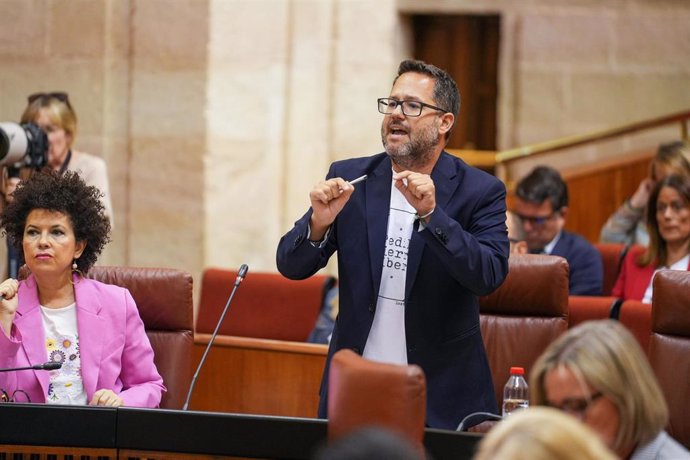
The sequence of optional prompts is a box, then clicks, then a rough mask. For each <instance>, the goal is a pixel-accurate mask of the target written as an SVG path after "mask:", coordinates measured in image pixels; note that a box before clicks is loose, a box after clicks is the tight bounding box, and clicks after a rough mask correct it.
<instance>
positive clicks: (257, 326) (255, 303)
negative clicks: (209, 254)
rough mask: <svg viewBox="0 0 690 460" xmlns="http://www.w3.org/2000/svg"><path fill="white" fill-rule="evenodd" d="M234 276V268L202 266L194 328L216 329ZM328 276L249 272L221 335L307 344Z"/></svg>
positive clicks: (223, 325) (221, 329)
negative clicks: (296, 278) (292, 277)
mask: <svg viewBox="0 0 690 460" xmlns="http://www.w3.org/2000/svg"><path fill="white" fill-rule="evenodd" d="M236 278H237V271H236V270H224V269H219V268H207V269H205V270H204V273H203V277H202V280H201V294H200V299H199V313H198V316H197V321H196V332H199V333H205V334H211V333H213V330H214V329H215V327H216V324H217V323H218V320H219V319H220V315H221V313H222V311H223V308H224V307H225V304H226V302H227V300H228V297H229V296H230V293H231V292H232V288H233V285H234V283H235V279H236ZM330 279H332V278H331V277H330V276H326V275H314V276H312V277H310V278H307V279H306V280H301V281H294V280H289V279H287V278H285V277H283V276H282V275H281V274H279V273H260V272H253V273H252V272H251V271H250V272H249V273H248V274H247V277H246V278H245V279H244V281H242V284H241V285H240V286H239V288H238V289H237V292H236V293H235V297H234V299H233V301H232V305H231V306H230V311H229V312H228V314H227V316H226V318H225V320H224V321H223V324H222V325H221V328H220V330H219V331H218V333H219V334H221V335H236V336H242V337H255V338H261V339H273V340H291V341H297V342H304V341H306V340H307V338H308V337H309V332H311V330H312V329H313V328H314V325H315V323H316V318H317V317H318V315H319V311H320V309H321V304H322V302H323V298H324V294H325V293H324V286H326V283H327V281H329V280H330Z"/></svg>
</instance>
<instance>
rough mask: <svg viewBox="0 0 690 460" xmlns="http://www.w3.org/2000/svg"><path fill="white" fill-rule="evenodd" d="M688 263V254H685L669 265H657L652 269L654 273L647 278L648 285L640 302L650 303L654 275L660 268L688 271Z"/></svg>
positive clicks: (689, 258) (689, 259) (689, 261)
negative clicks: (650, 277)
mask: <svg viewBox="0 0 690 460" xmlns="http://www.w3.org/2000/svg"><path fill="white" fill-rule="evenodd" d="M688 263H690V254H688V255H687V256H685V257H683V258H682V259H680V260H679V261H678V262H676V263H675V264H673V265H671V266H670V267H659V268H657V269H656V270H654V274H653V275H652V279H651V280H649V286H647V290H646V291H645V292H644V297H642V303H652V292H653V290H654V277H655V276H656V274H657V273H658V272H659V271H661V270H680V271H683V272H685V271H688Z"/></svg>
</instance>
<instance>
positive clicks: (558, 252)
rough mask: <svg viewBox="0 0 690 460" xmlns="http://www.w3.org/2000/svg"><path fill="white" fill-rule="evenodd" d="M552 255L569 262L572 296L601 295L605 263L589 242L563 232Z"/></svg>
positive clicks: (573, 234) (569, 287) (569, 289)
mask: <svg viewBox="0 0 690 460" xmlns="http://www.w3.org/2000/svg"><path fill="white" fill-rule="evenodd" d="M551 255H554V256H561V257H563V258H564V259H565V260H567V261H568V266H569V268H570V274H569V283H568V291H569V293H570V295H594V296H598V295H601V293H602V289H603V286H604V263H603V261H602V259H601V254H600V253H599V251H597V249H596V248H595V247H594V246H592V245H591V244H590V243H589V241H587V240H586V239H584V238H583V237H581V236H580V235H576V234H575V233H570V232H566V231H565V230H563V231H562V232H561V237H560V238H559V239H558V242H557V243H556V246H554V248H553V251H551Z"/></svg>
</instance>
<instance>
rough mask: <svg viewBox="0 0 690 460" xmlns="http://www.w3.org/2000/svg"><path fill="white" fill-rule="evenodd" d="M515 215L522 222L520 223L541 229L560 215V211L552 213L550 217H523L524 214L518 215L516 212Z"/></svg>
mask: <svg viewBox="0 0 690 460" xmlns="http://www.w3.org/2000/svg"><path fill="white" fill-rule="evenodd" d="M513 214H515V216H516V217H517V218H518V219H519V220H520V222H522V223H523V224H524V223H526V222H529V223H530V224H531V225H532V226H535V227H541V226H542V225H544V224H545V223H546V222H548V221H550V220H551V219H553V218H554V217H556V215H557V214H558V211H554V212H552V213H551V214H549V215H548V216H536V217H532V216H523V215H522V214H518V213H517V212H515V211H513Z"/></svg>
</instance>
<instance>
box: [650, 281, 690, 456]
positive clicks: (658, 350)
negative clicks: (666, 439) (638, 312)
mask: <svg viewBox="0 0 690 460" xmlns="http://www.w3.org/2000/svg"><path fill="white" fill-rule="evenodd" d="M649 361H650V363H651V364H652V368H653V369H654V373H655V374H656V377H657V379H659V384H660V385H661V389H662V390H663V392H664V396H666V402H667V403H668V407H669V412H670V415H671V419H670V422H669V433H670V434H671V436H673V437H674V438H675V439H676V440H678V442H680V443H682V444H684V445H685V447H690V413H689V412H688V408H690V404H689V403H688V401H690V272H683V271H675V270H662V271H660V272H659V273H657V274H656V276H655V277H654V295H653V296H652V335H651V337H650V339H649Z"/></svg>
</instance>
